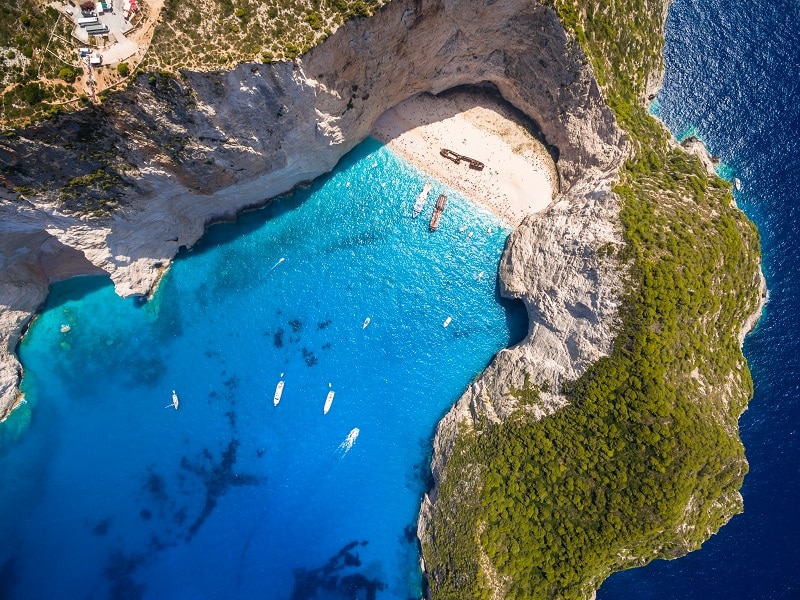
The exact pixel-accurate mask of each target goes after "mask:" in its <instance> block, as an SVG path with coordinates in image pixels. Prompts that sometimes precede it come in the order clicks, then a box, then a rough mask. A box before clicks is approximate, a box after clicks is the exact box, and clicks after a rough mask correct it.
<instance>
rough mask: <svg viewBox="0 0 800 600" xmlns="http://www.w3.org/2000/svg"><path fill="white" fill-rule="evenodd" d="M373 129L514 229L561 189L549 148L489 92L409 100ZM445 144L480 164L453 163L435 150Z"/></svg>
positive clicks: (406, 156)
mask: <svg viewBox="0 0 800 600" xmlns="http://www.w3.org/2000/svg"><path fill="white" fill-rule="evenodd" d="M372 135H373V136H374V137H375V138H377V139H378V140H380V141H382V142H384V143H385V144H386V145H387V146H388V147H389V148H390V149H391V150H393V151H395V152H396V153H398V154H399V155H400V156H402V157H403V158H404V159H406V160H407V161H408V162H410V163H412V164H413V165H414V166H415V167H417V168H418V169H420V170H421V171H423V172H425V173H427V174H428V175H430V176H431V177H433V178H435V179H437V180H438V181H441V182H443V183H446V184H447V185H449V186H450V187H452V188H454V189H457V190H458V191H460V192H461V193H463V194H464V195H465V196H467V197H468V198H470V199H471V200H473V201H474V202H476V203H477V204H479V205H480V206H482V207H484V208H486V209H487V210H489V211H490V212H492V213H493V214H494V215H496V216H498V217H500V218H501V219H503V220H504V221H506V222H508V223H509V224H510V225H511V226H512V227H517V226H519V224H520V223H521V222H522V220H523V219H524V218H525V217H526V216H527V215H529V214H532V213H538V212H541V211H543V210H545V209H546V208H547V207H548V206H550V204H551V202H552V200H553V198H554V197H555V196H556V194H557V193H558V171H557V169H556V166H555V164H554V163H553V159H552V158H551V157H550V155H549V154H548V152H547V149H546V148H545V147H544V145H543V144H542V143H541V142H539V141H538V140H536V139H535V138H534V137H533V135H532V134H531V133H530V132H528V131H527V130H526V129H525V127H524V125H523V124H522V123H521V122H520V120H519V119H517V118H515V117H514V115H513V114H512V113H511V111H510V110H509V109H508V108H507V107H506V106H505V105H504V104H503V103H502V102H501V101H499V100H497V99H496V98H494V97H492V96H491V95H489V94H487V93H481V92H479V91H472V90H455V91H452V92H450V93H447V94H442V95H439V96H433V95H430V94H421V95H418V96H414V97H412V98H408V99H406V100H404V101H403V102H401V103H400V104H398V105H397V106H395V107H394V108H390V109H389V110H387V111H386V112H385V113H383V114H382V115H381V116H380V118H378V120H377V122H376V123H375V126H374V128H373V130H372ZM445 148H446V149H449V150H453V151H454V152H456V153H458V154H462V155H464V156H468V157H470V158H473V159H475V160H478V161H480V162H482V163H484V164H485V167H484V169H483V170H475V169H471V168H469V167H468V166H467V165H466V164H465V163H461V164H455V163H454V162H453V161H451V160H449V159H447V158H445V157H443V156H442V155H441V154H440V151H441V150H442V149H445Z"/></svg>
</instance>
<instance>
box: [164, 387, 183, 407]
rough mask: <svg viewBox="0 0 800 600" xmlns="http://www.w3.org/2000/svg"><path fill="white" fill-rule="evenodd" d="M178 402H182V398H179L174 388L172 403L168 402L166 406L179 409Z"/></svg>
mask: <svg viewBox="0 0 800 600" xmlns="http://www.w3.org/2000/svg"><path fill="white" fill-rule="evenodd" d="M178 404H180V400H178V394H177V392H176V391H175V390H172V404H167V405H166V406H165V407H164V408H174V409H175V410H178Z"/></svg>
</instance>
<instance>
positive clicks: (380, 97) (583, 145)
mask: <svg viewBox="0 0 800 600" xmlns="http://www.w3.org/2000/svg"><path fill="white" fill-rule="evenodd" d="M664 6H665V12H666V7H667V6H668V2H665V3H664ZM648 81H649V85H648V92H647V93H652V92H653V90H654V89H655V86H657V85H659V82H660V74H653V75H651V77H650V78H649V79H648ZM460 86H480V87H481V88H482V89H484V90H487V89H488V90H491V91H492V92H493V93H496V94H498V95H499V96H500V97H502V99H503V100H504V101H505V102H508V103H509V104H510V105H511V106H513V108H514V109H516V110H517V111H519V112H521V113H522V114H524V115H525V116H526V117H527V118H529V119H530V120H531V121H532V122H533V123H535V124H536V126H537V127H538V128H539V130H540V133H541V136H542V138H543V139H544V140H545V141H546V145H547V147H548V149H552V152H551V154H552V156H553V158H554V160H555V164H556V169H557V171H558V173H557V175H558V179H559V182H560V193H559V195H558V196H557V197H556V198H555V199H554V201H553V203H552V204H551V205H550V206H549V207H548V208H547V209H546V210H544V211H542V212H540V213H536V214H531V215H529V216H527V217H525V218H524V220H523V221H522V223H521V224H520V225H519V226H518V227H517V228H516V229H515V230H514V232H513V233H512V234H511V236H510V237H509V240H508V242H507V247H506V250H505V252H504V254H503V258H502V260H501V264H500V268H499V280H500V286H501V293H502V294H503V295H504V296H506V297H510V298H517V299H520V300H522V301H523V302H524V304H525V306H526V308H527V312H528V317H529V330H528V335H527V337H526V338H525V340H524V341H522V342H521V343H520V344H518V345H516V346H515V347H513V348H509V349H506V350H503V351H501V352H499V353H498V355H497V356H496V357H495V359H494V360H493V361H492V363H491V364H490V366H489V367H488V368H487V369H486V370H485V371H484V373H483V374H482V375H481V376H480V377H479V378H478V379H477V380H476V381H475V382H473V383H472V384H471V385H470V386H469V388H468V389H467V390H466V391H465V393H464V394H463V395H462V397H461V398H460V399H459V401H458V402H457V403H456V405H455V406H454V407H453V408H452V409H451V410H450V412H449V413H448V414H447V415H445V417H444V418H443V419H442V421H441V422H440V423H439V426H438V428H437V432H436V436H435V440H434V449H433V461H432V465H431V469H432V473H433V478H434V484H435V485H434V487H433V489H432V490H431V491H430V493H429V494H428V495H427V496H425V498H424V500H423V504H422V507H421V511H420V518H419V522H418V536H419V538H420V540H423V545H424V540H425V538H426V536H428V535H429V534H430V518H431V509H432V506H433V503H435V502H436V497H437V489H438V487H437V486H438V484H439V481H440V477H441V475H442V473H443V472H444V465H445V464H446V463H447V461H448V458H449V457H450V455H451V453H452V449H453V446H454V443H455V440H456V437H457V435H458V433H459V431H461V430H462V428H469V427H471V425H472V424H474V423H476V422H478V421H494V422H501V421H503V420H504V419H505V418H506V417H508V416H509V415H510V414H511V413H512V412H513V411H514V410H515V409H516V408H517V405H516V401H515V400H514V397H513V394H512V393H511V392H512V391H513V390H519V389H522V388H523V387H525V386H526V385H534V386H536V387H537V388H538V389H539V390H540V399H541V401H540V402H538V403H537V404H536V405H535V406H529V407H526V410H529V411H531V412H532V413H534V414H535V416H537V417H540V416H544V415H545V414H548V413H551V412H553V411H555V410H557V409H558V408H559V407H561V406H563V405H564V404H565V402H566V400H565V398H564V397H563V396H562V395H561V394H560V390H561V389H562V384H563V383H564V382H565V381H569V380H575V379H577V378H579V377H580V375H581V374H582V373H583V372H584V371H585V370H586V368H587V367H588V366H589V365H591V364H592V363H593V362H595V361H596V360H598V359H599V358H600V357H602V356H605V355H607V354H608V353H609V352H610V350H611V347H612V343H613V340H614V335H615V333H616V328H617V326H618V324H619V323H618V318H619V317H618V315H619V307H620V303H621V298H620V294H621V292H622V290H623V288H624V277H625V274H626V273H625V265H622V264H620V263H619V262H618V259H617V257H618V255H619V253H618V250H619V249H620V248H621V247H622V245H623V237H622V226H621V222H620V215H619V211H620V206H619V200H618V198H617V197H616V196H615V194H614V193H613V192H612V186H613V184H614V182H615V181H616V179H617V174H618V170H619V168H620V166H621V165H622V162H623V161H624V160H625V158H626V157H627V156H628V146H627V142H626V140H625V137H624V136H623V133H622V131H621V130H620V129H619V127H618V126H617V124H616V122H615V120H614V117H613V115H612V113H611V111H610V110H609V109H608V107H607V106H606V104H605V100H604V98H603V97H602V94H601V93H600V90H599V88H598V85H597V83H596V81H595V79H594V76H593V74H592V71H591V67H590V62H589V61H588V60H587V58H586V57H585V55H584V54H583V53H582V51H581V49H580V48H579V47H578V45H577V43H576V42H575V41H574V40H573V39H571V38H570V37H569V36H568V35H567V34H566V33H565V31H564V28H563V26H562V24H561V22H560V21H559V19H558V17H557V15H556V14H555V13H554V12H553V10H552V9H550V8H549V7H546V6H542V5H539V4H534V3H530V2H527V1H525V0H498V1H494V2H493V1H491V0H488V1H485V0H432V1H431V2H424V3H423V2H421V1H416V0H394V1H393V2H391V3H389V4H387V5H386V6H384V7H383V8H382V9H381V10H380V11H379V12H378V13H377V14H376V15H374V16H373V17H371V18H369V19H356V20H353V21H350V22H348V23H346V24H345V25H344V26H342V27H341V28H340V29H339V30H338V31H337V32H336V33H334V34H333V35H332V36H331V37H330V38H329V39H328V40H326V41H325V42H324V43H323V44H321V45H320V46H318V47H316V48H315V49H314V50H312V51H311V52H309V53H308V54H307V55H304V56H303V57H301V58H300V59H298V60H296V61H294V62H293V63H277V64H244V65H240V66H239V67H237V68H236V69H234V70H232V71H228V72H215V73H192V72H185V73H183V74H182V76H181V77H179V78H168V77H164V76H161V75H148V74H144V75H140V76H139V77H138V79H137V80H136V82H135V83H134V84H132V85H131V87H129V88H128V89H127V90H125V91H123V92H120V93H118V94H115V95H114V96H112V97H111V98H110V99H109V100H108V101H106V102H105V103H104V104H103V105H101V106H99V107H94V108H91V109H87V110H85V111H82V112H78V113H73V114H70V115H64V116H60V117H58V118H57V120H55V121H50V122H45V123H41V124H38V125H36V126H33V127H30V128H28V129H26V130H25V131H20V132H19V135H18V137H16V138H6V139H3V140H0V164H1V165H2V166H3V167H4V168H3V170H2V173H3V174H2V176H0V186H2V187H0V344H1V345H0V419H2V418H5V417H6V416H7V415H8V414H9V412H10V411H11V410H12V408H13V407H14V405H15V404H16V403H17V402H19V401H20V395H19V391H18V384H19V381H20V379H21V375H22V373H21V366H20V365H19V362H18V361H17V359H16V356H15V349H16V346H17V344H18V343H19V340H20V339H21V336H22V335H23V333H24V330H25V328H26V326H27V325H28V323H29V322H30V319H31V318H32V316H33V315H34V314H35V312H36V311H37V310H38V309H39V308H40V307H41V305H42V304H43V302H44V301H45V299H46V296H47V293H48V289H49V284H50V283H51V282H53V281H56V280H59V279H64V278H66V277H71V276H75V275H81V274H98V273H105V274H108V275H109V276H110V277H111V279H112V280H113V282H114V285H115V288H116V291H117V293H119V294H120V295H123V296H129V295H148V294H149V293H151V292H152V290H153V288H154V286H155V285H157V283H158V281H159V279H160V277H161V276H162V275H163V273H164V271H165V269H167V268H168V267H169V264H170V261H171V260H172V259H173V257H174V256H175V255H176V253H177V252H178V251H179V250H180V249H181V248H184V247H191V246H192V245H193V244H194V243H195V242H197V240H198V239H200V237H201V236H202V235H203V233H204V231H205V227H206V226H207V225H208V224H209V223H212V222H215V221H219V220H226V219H234V218H236V216H237V215H238V214H239V213H240V212H241V211H242V210H245V209H247V208H252V207H256V206H260V205H263V204H264V203H266V202H268V201H269V199H270V198H273V197H275V196H277V195H279V194H282V193H285V192H288V191H290V190H291V189H292V188H293V187H294V186H296V185H298V184H301V183H302V182H305V181H307V180H310V179H314V178H316V177H318V176H319V175H322V174H324V173H326V172H328V171H329V170H331V169H332V168H333V167H334V166H335V165H336V163H337V161H338V160H339V159H340V158H341V157H342V156H343V155H344V154H346V153H347V152H348V151H349V150H351V149H352V148H353V147H355V146H356V145H357V144H358V143H360V142H361V141H363V140H364V139H365V138H366V137H367V136H368V135H369V133H370V131H371V130H372V129H373V126H374V124H375V122H376V121H377V120H378V119H379V117H380V116H381V115H382V114H384V113H385V112H386V111H387V110H389V109H391V108H393V107H395V106H396V105H398V104H399V103H401V102H402V101H404V100H406V99H407V98H410V97H413V96H417V95H419V94H439V93H441V92H444V91H447V90H451V89H454V88H458V87H460ZM642 100H644V99H642ZM100 172H103V173H106V174H108V172H112V174H113V178H112V179H113V181H115V182H117V183H116V184H115V185H116V188H115V189H117V190H118V193H117V196H116V198H115V200H114V202H113V209H112V210H110V211H107V212H105V213H102V214H99V215H93V214H92V213H91V212H87V211H85V210H84V211H82V210H80V208H75V207H74V206H67V205H65V202H64V190H65V189H67V188H68V187H69V186H70V185H72V184H73V183H74V182H75V181H76V180H80V181H90V180H92V177H94V176H95V174H97V173H100ZM762 285H763V278H762ZM761 297H762V302H763V300H764V297H765V293H764V292H763V290H762V295H761ZM758 314H760V307H759V309H758V311H757V312H756V313H755V314H754V315H753V317H752V318H751V319H749V320H748V322H747V323H746V324H745V328H746V329H749V328H752V326H754V324H755V322H756V320H757V316H758ZM742 331H743V333H742V334H741V335H740V338H743V335H744V332H745V330H742Z"/></svg>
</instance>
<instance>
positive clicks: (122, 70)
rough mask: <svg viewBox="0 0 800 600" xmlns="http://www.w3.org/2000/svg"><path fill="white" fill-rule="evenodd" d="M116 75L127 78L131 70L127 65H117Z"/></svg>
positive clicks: (122, 63)
mask: <svg viewBox="0 0 800 600" xmlns="http://www.w3.org/2000/svg"><path fill="white" fill-rule="evenodd" d="M117 73H119V74H120V77H127V76H128V75H130V74H131V68H130V67H129V66H128V63H124V62H121V63H119V64H118V65H117Z"/></svg>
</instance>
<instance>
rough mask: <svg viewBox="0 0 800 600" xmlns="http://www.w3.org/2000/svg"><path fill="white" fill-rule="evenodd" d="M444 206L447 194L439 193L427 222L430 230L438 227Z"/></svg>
mask: <svg viewBox="0 0 800 600" xmlns="http://www.w3.org/2000/svg"><path fill="white" fill-rule="evenodd" d="M445 206H447V196H445V195H444V194H439V198H438V199H437V200H436V207H435V208H434V209H433V214H432V215H431V222H430V223H429V224H428V229H430V230H431V231H436V230H437V229H438V228H439V221H440V220H441V218H442V213H443V212H444V207H445Z"/></svg>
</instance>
